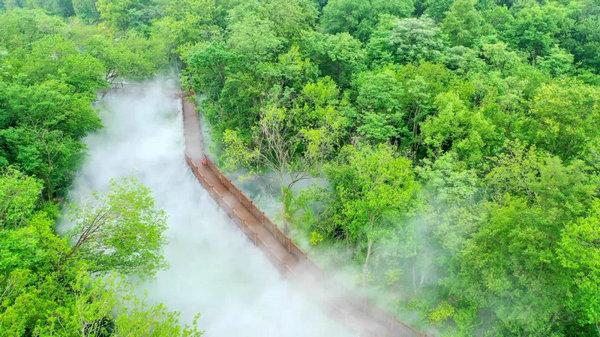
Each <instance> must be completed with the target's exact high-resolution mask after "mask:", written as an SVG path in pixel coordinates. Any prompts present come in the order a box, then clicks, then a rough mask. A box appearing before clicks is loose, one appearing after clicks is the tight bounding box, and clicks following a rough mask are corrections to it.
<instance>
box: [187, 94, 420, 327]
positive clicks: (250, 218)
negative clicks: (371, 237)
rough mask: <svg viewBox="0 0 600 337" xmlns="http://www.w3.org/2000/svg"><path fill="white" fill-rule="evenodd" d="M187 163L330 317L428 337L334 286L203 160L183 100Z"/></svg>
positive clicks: (196, 128)
mask: <svg viewBox="0 0 600 337" xmlns="http://www.w3.org/2000/svg"><path fill="white" fill-rule="evenodd" d="M182 109H183V127H184V137H185V157H186V161H187V163H188V165H189V167H190V169H191V170H192V172H193V173H194V175H195V176H196V178H197V179H198V181H199V182H200V183H201V184H202V186H204V188H205V189H206V190H207V191H208V192H209V193H210V195H211V196H212V197H213V198H214V199H215V201H216V202H217V203H218V204H219V206H220V207H221V208H222V209H223V210H224V211H225V212H226V213H227V215H228V216H229V217H230V218H231V219H232V220H233V222H235V223H236V224H237V225H238V226H239V228H240V229H241V230H242V231H243V232H244V233H245V234H246V236H247V237H248V238H249V239H250V240H251V241H252V242H253V243H254V244H255V245H256V246H257V247H259V248H260V249H261V251H263V252H264V254H265V255H266V256H267V258H268V259H269V260H270V261H271V263H272V264H273V265H274V266H275V267H276V268H277V269H278V270H279V271H280V272H281V273H282V274H283V275H285V276H286V277H288V278H289V279H290V280H291V281H293V282H295V283H296V284H298V285H299V286H300V287H302V288H303V289H306V291H307V293H308V294H309V295H310V296H311V297H313V298H314V299H315V300H316V301H319V302H320V304H322V305H323V307H324V308H325V310H326V311H327V313H329V314H330V315H331V316H332V317H333V318H335V319H337V320H339V321H341V322H342V323H344V324H345V325H346V326H347V327H348V328H350V329H351V330H353V331H354V332H356V334H357V335H358V336H360V337H424V336H426V335H425V334H422V333H420V332H417V331H415V330H414V329H412V328H411V327H409V326H408V325H406V324H404V323H402V322H400V321H398V320H397V319H395V318H394V317H393V316H391V315H390V314H388V313H387V312H385V311H382V310H380V309H378V308H376V307H375V306H373V305H371V304H370V303H369V302H368V301H367V299H366V298H362V297H360V296H356V295H354V294H352V293H351V292H350V291H347V290H345V289H343V288H341V287H340V286H339V285H337V284H334V283H333V282H332V281H331V280H330V279H328V278H327V277H326V275H325V274H324V272H323V271H322V270H321V269H320V268H319V267H318V266H317V265H315V264H314V263H313V262H312V261H311V260H310V258H308V256H307V255H306V254H305V253H304V252H302V250H300V249H299V248H298V247H297V246H296V245H295V244H294V243H293V242H292V241H291V240H290V239H289V238H288V237H286V236H285V235H284V234H283V232H282V231H281V230H279V228H278V227H277V226H276V225H275V224H274V223H273V222H272V221H271V220H270V219H269V218H268V217H267V216H266V215H265V214H264V213H263V212H262V211H260V209H258V207H256V205H255V204H254V203H253V202H252V200H250V199H249V198H248V197H247V196H246V195H245V194H244V193H243V192H242V191H241V190H240V189H239V188H237V187H236V186H235V185H234V184H233V183H232V182H231V181H230V180H229V179H228V178H227V177H226V176H225V175H224V174H223V173H222V172H221V171H220V170H219V169H218V167H217V166H216V165H215V164H214V163H213V162H212V161H211V160H210V159H208V158H206V157H205V155H204V147H203V146H204V145H203V144H204V142H203V139H202V133H201V128H200V122H199V117H198V113H197V112H196V109H195V107H194V104H192V103H191V102H190V101H189V100H188V99H186V98H182ZM324 337H325V336H324Z"/></svg>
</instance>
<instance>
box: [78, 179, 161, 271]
mask: <svg viewBox="0 0 600 337" xmlns="http://www.w3.org/2000/svg"><path fill="white" fill-rule="evenodd" d="M70 219H71V220H72V221H73V224H74V227H73V228H72V229H71V230H70V231H69V237H70V238H71V241H72V242H73V244H74V246H73V248H72V251H71V253H70V255H73V254H75V255H79V256H80V257H81V258H84V259H86V260H87V261H90V264H91V265H90V268H91V270H92V271H96V272H108V271H118V272H120V273H123V274H136V275H140V276H147V275H153V274H154V273H156V272H157V271H158V270H159V269H160V268H162V267H164V266H165V261H164V258H163V256H162V253H161V251H162V245H163V243H164V242H165V237H164V231H165V229H166V214H165V213H164V211H162V210H156V209H155V205H154V199H153V198H152V195H151V193H150V190H149V189H148V188H147V187H145V186H143V185H142V184H140V183H139V182H138V181H136V180H135V179H133V178H126V179H121V180H113V181H112V182H111V184H110V189H109V191H108V192H107V193H104V194H97V195H96V196H95V198H94V200H92V201H89V202H87V203H85V204H83V205H81V206H79V207H76V208H74V210H73V211H72V212H71V215H70Z"/></svg>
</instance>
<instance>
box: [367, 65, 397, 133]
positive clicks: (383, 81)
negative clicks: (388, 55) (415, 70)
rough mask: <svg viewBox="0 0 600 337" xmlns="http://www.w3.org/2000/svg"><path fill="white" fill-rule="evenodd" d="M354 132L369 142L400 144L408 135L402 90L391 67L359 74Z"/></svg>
mask: <svg viewBox="0 0 600 337" xmlns="http://www.w3.org/2000/svg"><path fill="white" fill-rule="evenodd" d="M356 89H357V97H356V105H357V108H358V109H360V111H363V113H362V114H360V115H359V116H360V117H359V121H358V128H357V131H358V132H359V134H361V135H363V136H364V137H365V138H366V139H367V140H369V141H371V142H375V143H378V142H388V141H395V142H397V141H399V140H400V139H401V138H402V137H403V135H405V134H406V133H407V130H406V129H407V127H406V125H405V124H404V114H405V111H404V110H403V106H402V96H403V91H404V90H406V89H405V88H403V87H402V86H401V84H400V80H399V78H398V76H397V74H396V72H395V71H394V69H393V68H390V67H388V68H383V69H378V70H375V71H372V72H365V73H361V74H360V75H359V76H358V78H357V80H356Z"/></svg>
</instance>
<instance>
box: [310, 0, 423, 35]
mask: <svg viewBox="0 0 600 337" xmlns="http://www.w3.org/2000/svg"><path fill="white" fill-rule="evenodd" d="M413 10H414V2H413V1H411V0H394V1H385V0H374V1H368V0H358V1H356V0H330V1H328V2H327V5H325V7H324V8H323V14H322V15H323V16H322V18H321V24H322V26H323V28H324V29H325V31H326V32H328V33H331V34H336V33H344V32H347V33H350V34H351V35H352V36H354V37H356V38H357V39H359V40H361V41H367V40H368V38H369V36H370V35H371V31H372V30H373V28H374V27H375V25H376V24H377V20H378V19H379V16H380V15H383V14H391V15H394V16H398V17H406V16H409V15H410V14H411V13H412V12H413Z"/></svg>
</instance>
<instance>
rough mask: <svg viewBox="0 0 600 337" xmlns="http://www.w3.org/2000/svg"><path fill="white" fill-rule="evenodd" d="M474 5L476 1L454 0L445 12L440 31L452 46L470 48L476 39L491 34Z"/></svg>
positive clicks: (489, 28)
mask: <svg viewBox="0 0 600 337" xmlns="http://www.w3.org/2000/svg"><path fill="white" fill-rule="evenodd" d="M476 4H477V0H456V1H454V2H453V3H452V5H451V6H450V9H449V10H448V12H446V17H445V18H444V20H443V21H442V30H443V31H444V33H446V35H447V36H448V39H449V40H450V41H451V43H452V44H453V45H455V46H465V47H472V46H473V45H474V44H475V43H476V42H477V39H480V38H482V37H483V36H485V35H487V34H489V33H491V27H490V26H489V25H488V23H487V22H485V21H484V19H483V16H482V15H481V13H479V11H478V10H477V9H476V8H475V5H476Z"/></svg>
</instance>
